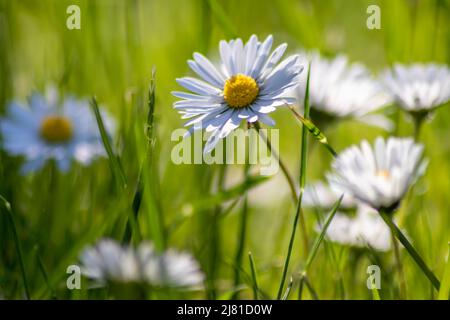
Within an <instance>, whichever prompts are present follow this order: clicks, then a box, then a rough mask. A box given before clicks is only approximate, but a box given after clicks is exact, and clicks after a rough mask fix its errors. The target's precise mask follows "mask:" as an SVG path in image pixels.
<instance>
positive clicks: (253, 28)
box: [0, 0, 450, 299]
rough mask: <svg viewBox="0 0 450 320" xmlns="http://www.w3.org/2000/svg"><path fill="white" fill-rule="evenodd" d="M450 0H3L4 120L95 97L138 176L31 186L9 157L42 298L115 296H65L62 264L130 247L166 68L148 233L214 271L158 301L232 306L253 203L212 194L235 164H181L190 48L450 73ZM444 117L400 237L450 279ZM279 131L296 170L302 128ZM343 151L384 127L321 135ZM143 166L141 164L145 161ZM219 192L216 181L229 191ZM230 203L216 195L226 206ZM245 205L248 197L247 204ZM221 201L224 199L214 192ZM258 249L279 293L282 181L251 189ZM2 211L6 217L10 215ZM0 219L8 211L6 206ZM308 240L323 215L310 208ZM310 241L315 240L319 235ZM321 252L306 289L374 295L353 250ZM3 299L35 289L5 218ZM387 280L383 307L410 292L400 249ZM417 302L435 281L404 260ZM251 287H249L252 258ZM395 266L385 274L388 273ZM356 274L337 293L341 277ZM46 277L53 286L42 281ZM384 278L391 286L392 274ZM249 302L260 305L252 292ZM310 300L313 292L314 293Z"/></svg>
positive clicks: (84, 174) (404, 213) (10, 191)
mask: <svg viewBox="0 0 450 320" xmlns="http://www.w3.org/2000/svg"><path fill="white" fill-rule="evenodd" d="M71 4H77V5H79V6H80V8H81V30H68V29H67V28H66V19H67V17H68V14H67V13H66V8H67V7H68V6H69V5H71ZM371 4H376V5H379V6H380V8H381V24H382V28H381V30H369V29H367V27H366V19H367V17H368V14H367V13H366V9H367V7H368V6H369V5H371ZM449 21H450V1H445V0H444V1H442V0H429V1H425V0H422V1H420V0H416V1H414V0H370V1H365V0H360V1H348V0H320V1H313V0H296V1H294V0H270V1H269V0H245V1H243V0H227V1H219V0H211V1H208V0H190V1H187V0H164V1H163V0H149V1H144V0H134V1H133V0H131V1H121V0H84V1H83V0H78V1H77V0H40V1H35V0H28V1H27V0H18V1H16V0H0V113H1V114H4V112H5V108H6V106H7V103H8V101H10V100H11V99H25V98H26V97H27V96H28V95H29V94H30V93H32V92H33V91H34V90H36V91H45V88H46V87H47V86H48V85H49V84H53V85H54V86H56V87H57V88H58V89H59V90H60V91H61V92H62V93H63V94H69V93H70V94H75V95H77V96H80V97H86V98H89V97H92V96H94V95H95V96H96V97H97V100H98V101H99V104H101V105H102V106H104V107H105V108H106V109H107V110H109V112H110V113H111V114H112V115H113V116H114V117H115V119H116V121H117V124H118V126H117V127H118V130H117V134H116V139H115V141H114V142H115V148H116V150H117V153H118V154H119V155H120V157H121V161H122V164H123V167H124V171H125V172H126V175H127V178H128V188H127V189H125V190H122V189H119V188H117V187H116V185H115V184H114V181H113V178H112V176H111V172H110V169H109V167H108V161H107V160H106V159H105V160H99V161H96V162H95V164H94V165H93V166H91V167H89V168H82V167H80V166H79V165H76V166H74V167H73V169H72V170H71V172H70V173H68V174H66V175H61V174H59V173H58V172H57V170H56V169H55V168H54V166H52V165H51V164H49V165H48V166H46V168H45V169H44V170H42V171H41V172H39V173H36V174H34V175H32V176H26V177H23V176H20V175H19V174H18V168H19V165H20V159H17V158H11V157H9V156H8V155H6V154H5V153H0V194H1V195H3V196H4V197H5V198H6V199H8V200H9V202H10V203H11V205H12V208H13V212H14V215H15V217H16V223H17V228H18V235H19V238H20V241H21V243H22V249H23V252H24V261H25V267H26V272H27V275H28V278H29V283H30V291H31V296H32V298H52V297H57V298H73V299H77V298H105V297H107V292H105V291H102V290H87V286H85V283H83V289H82V290H73V291H69V290H67V289H66V285H65V280H66V277H67V275H66V273H65V271H66V267H67V266H68V265H69V264H73V263H76V262H77V258H78V255H79V253H80V250H81V249H82V248H83V247H85V246H86V245H88V244H92V243H93V242H95V241H96V240H97V239H99V238H100V237H103V236H110V237H115V238H117V239H120V237H121V235H122V234H123V229H124V227H125V223H126V220H127V217H128V215H129V214H130V211H131V201H132V198H133V193H134V191H135V186H136V183H137V179H138V173H139V168H140V166H141V164H142V163H143V161H144V154H145V150H146V149H145V146H146V137H145V135H144V126H145V120H146V114H147V105H146V101H147V90H148V86H149V81H150V77H151V71H152V67H153V66H155V68H156V111H155V112H156V113H155V126H156V132H157V142H156V150H155V154H154V155H153V164H154V165H153V167H152V169H150V170H145V174H144V180H145V183H146V186H148V187H147V188H146V189H145V194H144V200H143V206H142V210H141V212H140V216H139V228H140V235H139V236H135V237H134V239H133V241H134V242H135V243H138V242H139V240H140V239H153V240H154V241H155V242H157V243H158V246H160V247H161V248H162V247H166V246H167V247H176V248H179V249H184V250H187V251H190V252H192V253H193V254H194V255H195V256H196V257H197V258H198V260H199V261H200V262H201V265H202V267H203V270H204V271H205V272H206V273H207V275H208V285H207V290H206V293H205V292H181V293H180V292H176V293H170V294H168V293H161V295H160V296H158V297H165V298H205V297H216V298H227V297H229V296H230V295H231V294H232V279H233V273H234V266H233V259H234V251H235V248H236V242H237V234H238V221H239V214H240V211H241V209H240V207H241V205H242V204H241V202H238V203H237V204H236V206H234V207H233V208H232V209H231V211H229V212H226V211H225V213H224V214H221V212H222V213H223V212H224V208H227V207H228V206H229V205H230V203H233V201H234V199H231V200H229V199H225V200H227V201H225V200H224V199H219V200H221V201H216V202H214V201H212V205H211V202H209V203H208V204H202V203H203V202H204V200H205V198H206V199H211V194H214V193H219V194H220V191H217V188H218V184H219V182H218V181H217V180H218V176H219V175H220V172H221V171H222V170H223V168H220V167H217V166H206V165H195V166H194V165H178V166H177V165H174V164H173V163H172V162H171V160H170V152H171V149H172V147H173V146H174V144H175V143H174V142H171V141H170V135H171V132H172V131H173V130H174V129H176V128H179V127H181V126H182V123H183V121H182V120H181V119H180V117H179V115H178V114H177V112H176V111H175V110H173V109H172V103H173V102H174V100H175V98H174V97H173V96H171V94H170V92H171V91H173V90H179V89H180V87H179V86H178V85H177V84H176V82H175V78H177V77H181V76H184V75H188V74H192V72H191V71H190V70H189V69H188V66H187V63H186V61H187V60H188V59H190V58H191V57H192V53H193V52H196V51H198V52H201V53H203V54H205V55H208V56H209V57H211V58H212V59H214V58H217V57H218V53H217V50H218V41H219V40H221V39H231V38H233V37H241V38H242V39H244V40H247V39H248V38H249V37H250V35H251V34H257V35H258V36H259V37H260V38H262V37H265V36H267V35H269V34H273V35H274V38H275V43H276V44H280V43H282V42H287V43H288V45H289V47H288V53H293V52H295V51H296V50H299V49H318V50H320V51H321V52H322V53H323V54H325V55H331V56H332V55H335V54H338V53H343V54H346V55H348V56H349V58H350V60H351V61H360V62H363V63H364V64H366V65H367V66H368V67H369V68H370V69H371V70H373V72H374V73H377V72H379V71H381V70H382V69H383V68H385V67H388V66H389V65H391V64H393V63H394V62H403V63H410V62H428V61H434V62H439V63H444V64H449V61H450V29H449V28H448V24H449ZM448 107H449V106H448V105H447V106H444V107H442V108H440V109H439V110H438V111H437V112H436V114H435V116H434V119H433V120H432V122H430V123H427V124H426V125H425V126H424V128H423V131H422V136H421V141H422V142H423V143H424V144H425V146H426V156H427V157H428V158H429V159H430V165H429V168H428V171H427V174H426V176H425V177H424V178H422V179H421V180H420V181H419V183H418V185H417V186H416V188H415V189H414V194H413V195H412V196H411V197H410V198H409V199H408V201H407V202H405V203H404V205H403V207H402V209H401V211H400V212H399V213H398V214H399V216H400V219H401V220H400V223H401V227H402V228H404V229H405V230H407V232H408V234H409V236H410V237H411V239H413V242H414V244H415V246H416V247H417V248H418V250H419V252H421V253H422V254H423V255H424V257H425V259H426V260H427V262H428V263H429V264H430V265H431V266H432V268H433V269H434V271H435V272H436V274H437V275H438V276H439V277H440V276H442V272H443V270H444V265H445V257H446V254H447V251H448V244H447V243H448V240H449V230H450V214H449V213H450V205H449V203H450V201H449V198H448V197H449V191H450V179H449V178H450V161H449V157H450V139H448V137H449V133H450V124H449V119H450V109H449V108H448ZM385 113H386V114H387V115H388V116H389V117H390V118H391V119H392V120H393V121H395V123H396V129H395V134H398V135H401V136H406V135H411V134H412V124H411V123H410V122H409V121H408V119H407V117H405V116H404V115H403V114H402V113H401V112H399V111H398V110H397V109H396V108H395V107H394V106H393V107H391V108H388V109H387V110H385ZM273 116H274V118H275V120H276V121H277V128H279V129H280V153H281V156H282V157H283V159H284V160H285V161H286V162H287V164H288V166H289V169H290V170H291V172H292V173H293V174H294V176H298V171H299V154H300V147H299V146H300V132H301V127H300V126H299V125H298V123H296V121H294V119H293V117H292V115H291V114H290V113H289V111H288V110H280V111H278V112H276V113H274V114H273ZM325 133H326V134H327V136H328V138H329V140H330V143H331V145H332V146H333V147H334V148H335V149H336V150H338V151H339V150H342V149H343V148H345V147H347V146H349V145H351V144H353V143H358V142H359V141H360V140H362V139H369V140H370V141H372V140H373V139H374V137H376V136H378V135H385V136H387V135H388V133H386V132H383V131H381V130H379V129H376V128H371V127H367V126H365V125H363V124H359V123H355V122H352V121H346V122H341V123H340V124H339V125H338V126H335V127H332V128H327V131H326V132H325ZM308 157H309V165H308V168H309V169H308V174H307V181H313V180H316V179H320V178H323V176H324V174H325V172H326V171H327V170H328V168H329V163H330V160H331V158H330V156H329V155H328V154H327V153H326V151H325V150H323V148H321V147H319V146H316V145H313V146H312V147H311V149H310V152H309V155H308ZM144 163H145V162H144ZM242 171H243V170H242V167H240V166H230V167H229V168H228V169H227V171H226V179H225V181H224V183H223V184H224V187H225V188H230V187H232V186H235V185H237V184H239V183H240V182H241V181H242ZM219 187H220V186H219ZM219 198H220V197H219ZM235 198H236V197H235ZM214 199H215V198H214ZM249 199H250V200H249V201H250V203H249V208H250V209H249V210H250V211H249V223H248V228H249V229H248V235H249V237H248V241H247V243H246V246H245V253H246V252H248V251H252V253H253V256H254V259H255V263H256V267H257V269H258V278H259V281H260V287H261V289H262V291H264V292H265V293H266V294H267V297H268V298H274V297H275V294H276V290H277V288H278V284H279V279H280V274H281V268H282V265H283V261H284V257H285V254H286V248H287V242H288V238H289V234H290V231H291V226H292V221H293V217H294V213H295V208H294V205H293V204H292V201H291V199H290V194H289V189H288V187H287V184H286V183H285V181H284V179H283V177H282V175H281V173H279V174H278V175H277V176H275V177H272V178H271V179H270V180H269V181H267V182H265V183H264V184H262V185H259V186H258V187H256V188H254V189H252V190H251V191H250V195H249ZM222 200H224V201H222ZM2 210H3V209H2ZM2 212H3V211H2ZM305 214H306V222H307V224H308V230H309V233H310V234H313V229H314V225H315V221H316V216H315V215H314V214H313V213H312V212H308V211H306V212H305ZM311 238H312V237H311ZM300 240H301V237H300V236H298V239H297V242H296V243H295V247H294V255H293V259H292V263H291V269H290V273H289V274H293V275H296V272H298V271H299V270H300V267H301V265H302V264H303V263H304V259H305V257H306V252H305V250H303V249H304V248H303V247H302V245H301V241H300ZM330 246H331V244H329V243H327V244H326V245H325V246H323V247H322V248H321V250H320V251H319V255H318V256H317V258H316V260H315V261H314V267H313V268H312V271H311V273H310V275H309V279H310V281H311V282H312V284H313V285H314V288H315V289H316V291H317V294H318V296H319V297H320V298H322V299H340V298H347V299H366V298H371V292H370V291H369V290H367V288H366V278H367V274H366V272H365V271H366V270H365V268H366V266H367V265H369V264H371V263H372V261H371V260H370V259H371V257H370V256H367V255H366V256H364V257H362V258H361V259H360V260H359V263H356V262H354V260H352V259H354V258H355V256H357V255H358V253H357V252H355V251H354V250H350V249H349V248H344V247H341V246H339V245H336V244H333V245H332V246H333V247H334V251H335V252H338V253H339V255H338V256H339V258H338V263H336V262H333V261H332V260H331V259H330V258H329V255H328V253H327V251H326V250H327V247H330ZM0 248H1V250H0V298H2V297H3V298H23V297H24V293H23V283H22V275H21V273H20V268H19V261H18V259H17V255H16V251H15V246H14V242H13V234H12V232H11V229H10V228H9V224H8V223H7V219H6V215H4V214H2V215H0ZM379 258H380V259H381V261H383V263H384V265H383V267H384V268H383V275H384V277H385V278H386V279H387V280H386V282H383V285H382V289H381V291H380V293H381V297H382V298H384V299H390V298H395V297H398V285H397V283H398V282H397V281H396V279H397V278H396V276H395V272H394V271H393V270H394V269H393V268H394V266H393V255H392V254H391V253H388V254H380V257H379ZM403 261H404V264H405V271H406V278H407V284H408V298H418V299H424V298H431V297H433V292H432V290H431V288H430V285H429V283H428V282H427V280H426V278H424V277H423V275H421V274H420V272H419V270H418V269H417V268H416V266H415V265H414V264H413V262H412V261H411V259H410V258H409V257H408V256H407V255H406V254H404V257H403ZM243 266H244V272H243V281H244V283H248V284H249V283H250V280H249V277H248V274H249V266H248V261H247V258H246V255H244V260H243ZM385 271H386V272H385ZM341 274H342V275H343V277H344V279H345V282H344V284H345V286H344V290H342V288H340V287H339V283H338V279H339V277H340V275H341ZM46 277H47V279H46ZM385 278H384V279H385ZM240 297H244V298H245V297H247V298H249V297H251V289H250V288H249V287H248V286H245V285H244V286H243V288H242V292H241V295H240ZM306 297H311V296H310V295H308V294H306Z"/></svg>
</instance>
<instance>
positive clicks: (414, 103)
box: [381, 63, 450, 112]
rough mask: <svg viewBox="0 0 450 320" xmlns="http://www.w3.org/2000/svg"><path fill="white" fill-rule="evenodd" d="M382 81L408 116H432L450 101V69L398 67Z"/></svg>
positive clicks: (445, 67)
mask: <svg viewBox="0 0 450 320" xmlns="http://www.w3.org/2000/svg"><path fill="white" fill-rule="evenodd" d="M381 79H382V81H383V83H384V85H385V86H386V88H387V89H388V90H389V91H390V92H391V94H392V95H393V96H394V98H395V101H396V102H397V103H398V104H399V105H400V107H401V108H403V109H404V110H406V111H408V112H428V111H431V110H433V109H435V108H437V107H439V106H441V105H443V104H444V103H446V102H448V101H449V100H450V69H449V68H448V67H447V66H444V65H438V64H433V63H430V64H413V65H401V64H396V65H395V66H394V67H393V68H392V69H390V70H387V71H385V72H384V74H383V75H382V77H381Z"/></svg>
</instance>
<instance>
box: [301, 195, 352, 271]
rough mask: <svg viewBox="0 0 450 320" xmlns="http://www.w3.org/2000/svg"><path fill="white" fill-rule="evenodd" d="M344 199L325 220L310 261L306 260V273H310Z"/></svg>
mask: <svg viewBox="0 0 450 320" xmlns="http://www.w3.org/2000/svg"><path fill="white" fill-rule="evenodd" d="M343 198H344V195H342V196H341V197H340V198H339V200H338V201H337V202H336V203H335V204H334V206H333V209H331V212H330V214H329V215H328V217H327V219H326V220H325V223H324V225H323V227H322V230H321V231H320V234H319V236H318V237H317V238H316V241H315V242H314V245H313V247H312V250H311V252H310V253H309V255H308V259H307V260H306V264H305V269H304V270H305V272H308V270H309V267H310V266H311V263H312V262H313V260H314V258H315V256H316V254H317V251H318V250H319V247H320V244H321V243H322V240H323V238H325V234H326V233H327V229H328V227H329V225H330V223H331V221H332V220H333V218H334V215H335V214H336V212H337V210H338V209H339V206H340V205H341V202H342V199H343Z"/></svg>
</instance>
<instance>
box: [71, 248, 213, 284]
mask: <svg viewBox="0 0 450 320" xmlns="http://www.w3.org/2000/svg"><path fill="white" fill-rule="evenodd" d="M80 260H81V263H82V273H83V274H84V275H85V276H86V277H88V278H90V279H93V280H95V281H96V282H97V283H99V284H105V283H107V282H121V283H129V282H134V283H147V284H149V285H152V286H159V287H192V286H196V285H200V284H201V283H202V282H203V280H204V276H203V273H202V272H201V270H200V267H199V265H198V263H197V262H196V261H195V259H194V258H193V257H192V256H191V255H189V254H187V253H179V252H176V251H173V250H168V251H165V252H163V253H158V252H157V251H156V250H155V249H154V247H153V245H152V244H151V243H148V242H143V243H141V244H140V245H139V246H138V247H137V248H136V249H135V248H133V247H130V246H122V245H120V244H119V243H117V242H115V241H114V240H110V239H104V240H101V241H100V242H99V243H98V244H97V245H96V246H95V247H89V248H86V249H85V250H84V251H83V253H82V255H81V258H80Z"/></svg>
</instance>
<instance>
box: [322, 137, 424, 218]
mask: <svg viewBox="0 0 450 320" xmlns="http://www.w3.org/2000/svg"><path fill="white" fill-rule="evenodd" d="M422 154H423V146H422V145H420V144H415V143H414V141H413V139H411V138H389V139H387V140H384V139H383V138H377V139H376V141H375V145H374V147H373V148H372V147H371V146H370V145H369V143H368V142H367V141H363V142H362V143H361V146H359V147H358V146H352V147H350V148H348V149H346V150H344V151H343V152H342V153H341V154H340V155H339V156H338V157H337V158H336V159H335V160H334V162H333V165H332V166H333V169H334V173H333V174H330V175H328V180H329V181H330V183H332V184H336V185H337V186H339V188H341V189H342V190H344V191H345V193H348V194H350V195H351V196H353V197H354V198H356V199H358V200H359V201H361V202H363V203H365V204H367V205H369V206H371V207H372V208H374V209H376V210H378V211H380V210H383V211H387V212H392V211H393V210H395V209H396V208H397V206H398V205H399V204H400V201H401V200H402V198H403V197H404V195H405V194H406V192H407V191H408V189H409V187H410V186H411V185H413V184H414V183H415V181H416V180H417V179H418V177H420V176H421V175H423V174H424V172H425V169H426V165H427V162H426V161H425V160H423V159H422Z"/></svg>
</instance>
